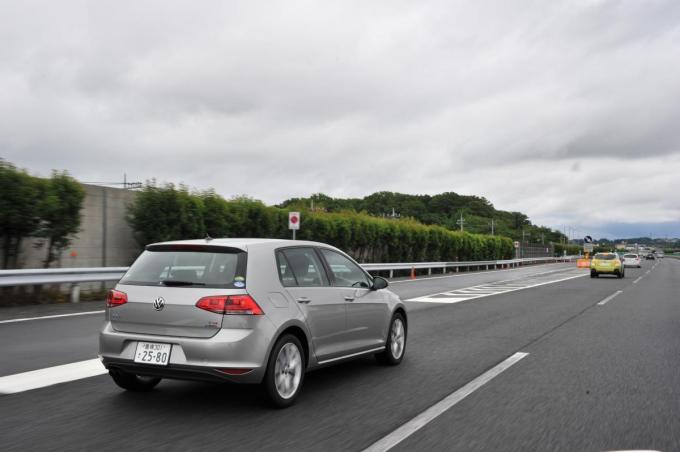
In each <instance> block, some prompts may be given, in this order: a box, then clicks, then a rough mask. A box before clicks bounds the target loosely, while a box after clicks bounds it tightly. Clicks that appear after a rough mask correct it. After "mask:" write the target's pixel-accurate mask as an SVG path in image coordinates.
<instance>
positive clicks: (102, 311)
mask: <svg viewBox="0 0 680 452" xmlns="http://www.w3.org/2000/svg"><path fill="white" fill-rule="evenodd" d="M104 312H105V311H104V310H103V309H101V310H99V311H86V312H72V313H70V314H55V315H44V316H40V317H25V318H23V319H9V320H0V323H16V322H28V321H31V320H44V319H58V318H60V317H74V316H77V315H93V314H103V313H104Z"/></svg>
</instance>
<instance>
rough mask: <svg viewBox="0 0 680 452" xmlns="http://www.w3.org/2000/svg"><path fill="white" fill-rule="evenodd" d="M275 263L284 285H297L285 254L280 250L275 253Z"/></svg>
mask: <svg viewBox="0 0 680 452" xmlns="http://www.w3.org/2000/svg"><path fill="white" fill-rule="evenodd" d="M276 265H277V266H278V268H279V279H280V280H281V284H283V286H284V287H295V286H297V285H298V282H297V279H295V275H294V274H293V270H292V269H291V268H290V264H289V263H288V259H286V256H284V255H283V253H282V252H280V251H279V252H277V253H276Z"/></svg>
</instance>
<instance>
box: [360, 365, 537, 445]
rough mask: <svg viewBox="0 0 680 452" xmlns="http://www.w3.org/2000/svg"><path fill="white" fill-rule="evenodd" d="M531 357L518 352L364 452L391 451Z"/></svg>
mask: <svg viewBox="0 0 680 452" xmlns="http://www.w3.org/2000/svg"><path fill="white" fill-rule="evenodd" d="M527 355H529V354H528V353H522V352H518V353H515V354H514V355H512V356H511V357H509V358H508V359H506V360H505V361H503V362H502V363H500V364H498V365H496V366H494V367H492V368H491V369H489V370H487V371H486V372H484V373H483V374H482V375H480V376H478V377H477V378H475V379H474V380H472V381H471V382H469V383H468V384H466V385H465V386H463V387H462V388H460V389H458V390H457V391H455V392H453V393H451V394H449V395H448V396H446V397H445V398H443V399H442V400H440V401H439V402H437V403H435V404H434V405H432V406H431V407H430V408H428V409H426V410H425V411H423V412H422V413H420V414H419V415H418V416H416V417H414V418H413V419H411V420H410V421H408V422H407V423H405V424H403V425H402V426H401V427H399V428H397V429H396V430H394V431H393V432H392V433H390V434H389V435H387V436H385V437H384V438H382V439H380V440H378V441H376V442H375V443H373V444H371V445H370V446H369V447H367V448H366V449H364V452H382V451H386V450H390V449H391V448H393V447H394V446H396V445H397V444H399V443H400V442H402V441H404V440H405V439H406V438H408V437H409V436H411V435H413V434H414V433H415V432H417V431H418V430H420V429H421V428H423V427H424V426H425V425H427V424H428V423H429V422H431V421H432V420H434V419H436V418H437V417H438V416H440V415H442V414H443V413H444V412H446V411H447V410H448V409H450V408H451V407H453V406H454V405H456V404H457V403H458V402H460V401H461V400H463V399H464V398H466V397H467V396H469V395H470V394H472V393H473V392H475V391H476V390H477V389H479V388H481V387H482V386H484V385H485V384H486V383H488V382H489V381H491V380H492V379H493V378H495V377H497V376H498V375H500V374H501V373H503V372H504V371H506V370H508V369H509V368H510V367H512V366H513V365H514V364H516V363H517V362H519V360H521V359H522V358H524V357H526V356H527Z"/></svg>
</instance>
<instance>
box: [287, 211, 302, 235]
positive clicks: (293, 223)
mask: <svg viewBox="0 0 680 452" xmlns="http://www.w3.org/2000/svg"><path fill="white" fill-rule="evenodd" d="M288 229H292V230H294V231H297V230H298V229H300V212H288Z"/></svg>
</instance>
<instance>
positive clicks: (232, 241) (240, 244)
mask: <svg viewBox="0 0 680 452" xmlns="http://www.w3.org/2000/svg"><path fill="white" fill-rule="evenodd" d="M152 245H209V246H223V247H225V248H238V249H241V250H243V251H248V249H249V248H271V249H274V248H279V247H282V246H291V245H295V246H303V245H307V246H325V247H331V246H330V245H327V244H325V243H320V242H311V241H307V240H286V239H262V238H218V239H213V238H205V239H198V240H174V241H170V242H157V243H152V244H149V245H147V246H152Z"/></svg>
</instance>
